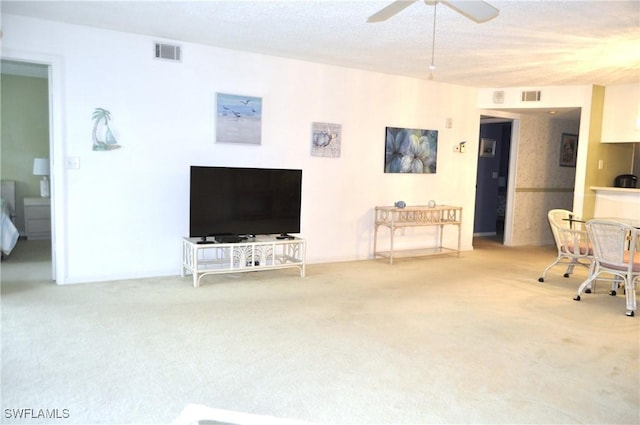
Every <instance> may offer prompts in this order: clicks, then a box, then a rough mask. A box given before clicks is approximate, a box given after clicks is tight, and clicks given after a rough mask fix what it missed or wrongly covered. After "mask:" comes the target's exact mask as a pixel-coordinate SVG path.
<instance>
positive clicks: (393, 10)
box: [367, 0, 500, 80]
mask: <svg viewBox="0 0 640 425" xmlns="http://www.w3.org/2000/svg"><path fill="white" fill-rule="evenodd" d="M416 1H418V0H396V1H394V2H393V3H391V4H389V5H388V6H386V7H383V8H382V9H380V10H379V11H377V12H376V13H374V14H373V15H371V16H369V18H368V19H367V22H382V21H386V20H387V19H389V18H391V17H392V16H394V15H396V14H397V13H400V12H402V11H403V10H404V9H406V8H407V7H409V6H411V5H412V4H413V3H415V2H416ZM424 2H425V4H427V5H430V6H433V37H432V39H431V65H429V70H430V72H429V79H430V80H433V71H434V70H435V69H436V65H435V62H434V55H435V43H436V10H437V6H438V3H442V4H446V5H447V6H449V7H450V8H451V9H453V10H455V11H456V12H458V13H460V14H461V15H463V16H466V17H467V18H469V19H471V20H472V21H475V22H477V23H482V22H487V21H489V20H491V19H493V18H495V17H496V16H498V14H499V13H500V11H499V10H498V9H496V8H495V7H493V6H491V5H490V4H489V3H487V2H485V1H482V0H424Z"/></svg>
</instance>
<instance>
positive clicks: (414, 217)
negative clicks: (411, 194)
mask: <svg viewBox="0 0 640 425" xmlns="http://www.w3.org/2000/svg"><path fill="white" fill-rule="evenodd" d="M375 215H376V216H375V220H376V222H375V230H374V236H373V258H374V259H375V258H377V257H383V258H388V259H389V264H393V259H394V258H399V257H418V256H423V255H435V254H449V253H456V254H457V255H459V254H460V225H461V224H462V207H452V206H449V205H436V206H435V207H428V206H413V207H411V206H407V207H405V208H396V207H376V209H375ZM446 225H451V226H456V227H457V229H458V246H457V248H447V247H444V246H442V234H443V231H444V226H446ZM380 226H383V227H388V228H389V232H390V236H389V250H387V251H379V250H378V228H379V227H380ZM420 226H439V229H438V241H439V242H438V246H437V247H435V248H417V249H405V250H394V247H393V239H394V233H395V231H396V230H397V229H400V228H404V227H420Z"/></svg>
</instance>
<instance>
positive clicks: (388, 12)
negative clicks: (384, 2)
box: [367, 0, 418, 22]
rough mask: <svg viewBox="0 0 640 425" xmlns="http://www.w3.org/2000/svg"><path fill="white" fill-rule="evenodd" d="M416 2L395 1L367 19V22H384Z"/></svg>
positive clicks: (412, 0) (406, 0) (407, 0)
mask: <svg viewBox="0 0 640 425" xmlns="http://www.w3.org/2000/svg"><path fill="white" fill-rule="evenodd" d="M416 1H418V0H396V1H394V2H393V3H391V4H390V5H388V6H386V7H384V8H382V9H380V10H379V11H377V12H376V13H374V14H373V15H371V16H369V18H367V22H382V21H386V20H387V19H389V18H390V17H392V16H393V15H395V14H396V13H400V12H402V11H403V10H404V9H406V8H407V7H409V6H411V5H412V4H413V3H415V2H416Z"/></svg>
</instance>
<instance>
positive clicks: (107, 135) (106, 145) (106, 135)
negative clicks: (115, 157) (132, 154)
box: [93, 108, 121, 151]
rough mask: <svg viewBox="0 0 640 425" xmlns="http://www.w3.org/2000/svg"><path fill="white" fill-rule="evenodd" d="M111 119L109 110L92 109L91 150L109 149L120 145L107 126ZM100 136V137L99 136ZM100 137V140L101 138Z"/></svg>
mask: <svg viewBox="0 0 640 425" xmlns="http://www.w3.org/2000/svg"><path fill="white" fill-rule="evenodd" d="M110 120H111V112H109V111H107V110H106V109H104V108H96V110H95V111H93V121H94V123H93V150H94V151H110V150H113V149H118V148H120V147H121V146H120V145H119V144H118V142H117V141H116V138H115V137H114V135H113V132H112V131H111V128H109V121H110ZM99 136H102V137H99ZM101 139H102V140H101Z"/></svg>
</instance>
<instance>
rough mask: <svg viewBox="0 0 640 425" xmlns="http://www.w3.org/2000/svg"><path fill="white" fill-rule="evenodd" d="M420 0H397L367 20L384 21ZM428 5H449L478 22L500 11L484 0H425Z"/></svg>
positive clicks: (487, 19)
mask: <svg viewBox="0 0 640 425" xmlns="http://www.w3.org/2000/svg"><path fill="white" fill-rule="evenodd" d="M416 1H418V0H396V1H394V2H393V3H391V4H390V5H388V6H386V7H384V8H382V9H380V10H379V11H377V12H376V13H374V14H373V15H371V16H369V18H368V19H367V22H382V21H386V20H387V19H389V18H391V17H392V16H394V15H395V14H397V13H400V12H401V11H403V10H404V9H406V8H407V7H409V6H411V5H412V4H413V3H415V2H416ZM424 2H425V3H426V4H428V5H431V6H433V5H435V4H436V3H442V4H446V5H447V6H449V7H450V8H451V9H453V10H455V11H456V12H458V13H460V14H462V15H463V16H466V17H467V18H469V19H471V20H472V21H475V22H477V23H482V22H487V21H490V20H491V19H493V18H495V17H496V16H498V14H499V13H500V11H499V10H498V9H497V8H495V7H493V6H492V5H490V4H489V3H487V2H485V1H482V0H424Z"/></svg>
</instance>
